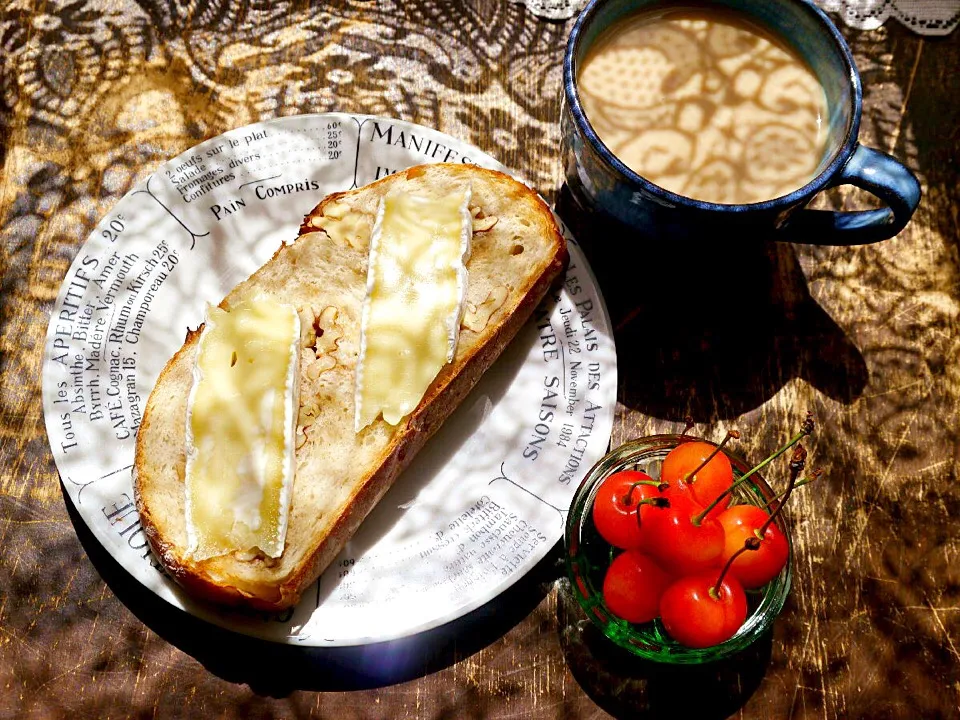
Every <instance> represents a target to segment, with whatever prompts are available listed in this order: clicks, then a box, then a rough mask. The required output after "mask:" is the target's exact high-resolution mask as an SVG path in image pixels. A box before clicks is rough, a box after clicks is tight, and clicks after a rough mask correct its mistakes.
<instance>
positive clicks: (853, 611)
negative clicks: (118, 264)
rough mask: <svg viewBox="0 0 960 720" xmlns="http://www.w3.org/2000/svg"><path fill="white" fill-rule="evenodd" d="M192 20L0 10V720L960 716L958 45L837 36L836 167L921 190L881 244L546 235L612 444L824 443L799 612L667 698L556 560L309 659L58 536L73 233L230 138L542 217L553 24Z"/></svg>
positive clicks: (151, 10) (471, 9)
mask: <svg viewBox="0 0 960 720" xmlns="http://www.w3.org/2000/svg"><path fill="white" fill-rule="evenodd" d="M187 5H188V4H186V3H173V2H170V3H167V2H160V1H159V0H157V1H150V2H148V1H147V0H143V1H142V2H139V3H133V2H117V3H111V4H109V5H108V6H106V7H105V8H100V9H99V10H98V11H97V12H95V11H94V3H83V2H81V3H77V4H75V5H70V6H66V5H64V6H63V7H61V6H60V5H59V4H57V5H56V6H55V5H54V4H52V3H50V4H47V3H37V4H30V3H28V4H26V5H24V4H14V3H6V4H4V6H3V8H2V10H0V27H2V29H3V32H2V33H0V41H2V42H3V43H4V46H3V47H4V50H5V52H4V56H3V59H2V60H0V62H2V63H3V73H2V74H0V87H2V94H0V162H2V164H3V170H2V174H0V222H2V245H0V546H2V547H3V548H4V553H3V554H2V556H0V588H2V590H0V688H3V690H4V692H3V693H2V695H0V716H2V717H11V718H13V717H16V718H46V717H67V716H71V717H78V718H80V717H96V718H114V717H196V716H201V717H270V716H275V717H337V718H341V719H343V720H346V719H347V718H379V717H391V718H392V717H406V718H513V717H524V718H559V717H564V718H566V717H577V718H600V717H608V716H610V715H613V716H616V717H633V716H640V717H658V716H663V715H662V713H663V712H665V711H670V710H671V709H673V710H674V711H675V710H676V708H677V705H673V704H671V701H670V697H671V696H670V694H669V693H670V692H671V691H672V692H673V693H674V694H673V696H672V697H674V698H681V700H682V701H683V702H685V703H689V704H690V707H689V708H686V709H690V710H694V709H696V710H698V712H699V713H700V714H701V715H703V716H706V717H725V716H727V715H734V716H738V717H748V718H754V717H755V718H840V717H843V718H904V719H908V718H909V719H911V720H912V719H913V718H918V717H923V718H949V717H960V711H958V706H960V570H958V567H960V563H958V550H960V530H958V529H957V528H958V526H957V522H956V517H957V516H958V515H960V489H958V486H957V467H958V457H960V443H958V440H960V438H958V420H957V418H958V409H960V408H958V404H960V402H958V400H960V366H958V354H960V327H958V309H960V283H958V278H960V256H958V239H960V223H958V209H957V208H960V189H958V188H960V182H958V180H960V177H958V169H957V158H958V157H960V104H958V103H957V102H956V98H957V97H958V96H960V75H958V74H957V73H956V68H957V67H958V66H960V35H958V34H956V33H954V34H953V35H951V36H948V37H947V38H944V39H938V40H925V39H921V38H919V37H918V36H916V35H913V34H911V33H910V32H908V31H906V30H905V29H903V28H902V27H899V26H897V25H888V26H885V27H883V28H881V29H879V30H876V31H872V32H864V33H858V32H853V31H848V30H845V35H846V36H847V37H848V38H849V40H850V42H851V45H852V47H853V50H854V53H855V55H856V58H857V61H858V64H859V66H860V68H861V70H862V74H863V79H864V88H865V96H864V121H863V128H862V133H861V137H862V140H863V142H864V143H865V144H868V145H871V146H874V147H879V148H881V149H884V150H886V151H888V152H891V153H893V154H894V155H896V156H897V157H899V158H901V159H904V160H905V161H906V162H907V163H908V164H909V166H910V167H911V168H913V169H914V170H915V171H916V172H917V174H918V175H919V176H920V177H921V179H922V183H923V189H924V198H923V201H922V204H921V207H920V209H919V211H918V212H917V214H916V216H915V219H914V221H913V222H912V223H911V224H910V226H909V227H908V228H907V229H906V230H905V231H904V232H903V233H901V235H900V236H898V237H897V238H895V239H893V240H890V241H887V242H884V243H880V244H877V245H872V246H864V247H854V248H826V247H816V246H811V245H800V244H798V245H771V244H767V243H753V242H746V241H743V240H742V239H737V238H707V239H705V240H706V242H705V243H704V245H703V246H702V247H697V248H682V249H681V250H680V251H671V249H670V248H667V247H664V246H663V244H647V245H644V246H639V245H638V243H637V242H635V238H633V237H631V236H630V235H629V234H627V233H623V232H622V231H620V232H615V231H614V232H602V231H601V230H602V228H600V227H599V226H597V225H596V224H595V220H596V219H595V218H589V217H584V216H577V215H571V216H569V219H571V221H572V223H573V224H577V223H579V224H580V225H581V226H582V227H583V228H584V229H583V230H582V231H581V233H580V237H581V239H582V240H583V242H584V243H585V244H587V245H588V250H589V252H590V256H591V258H592V259H593V260H594V264H595V269H597V271H598V273H599V274H600V275H601V281H602V286H603V289H604V293H605V295H606V297H607V300H608V303H609V306H610V311H611V315H612V317H613V320H614V323H615V324H616V325H617V328H618V330H617V344H618V353H619V358H620V371H619V376H620V388H619V403H618V407H617V417H616V426H615V430H614V437H613V442H614V443H620V442H622V441H624V440H626V439H629V438H631V437H634V436H637V435H640V434H646V433H649V432H654V431H657V432H659V431H668V430H673V429H675V428H676V427H677V421H678V420H679V418H681V417H683V416H684V415H685V414H692V415H693V416H694V417H695V419H696V420H697V421H698V423H699V424H698V430H699V431H701V432H702V433H703V434H705V435H707V436H709V437H712V438H720V437H722V435H723V433H724V432H725V431H726V430H727V429H728V428H732V427H736V428H738V429H739V430H741V432H742V433H743V435H744V439H743V441H742V443H741V449H742V452H743V453H744V454H745V455H747V456H748V457H750V458H756V457H759V456H761V455H762V454H764V452H765V451H766V450H768V449H769V448H771V447H773V446H774V445H775V444H776V443H777V441H778V440H779V439H781V438H783V437H784V436H786V435H787V434H788V433H789V432H790V431H791V429H792V428H794V427H796V425H797V424H798V423H799V421H800V419H801V418H802V416H803V414H804V413H805V412H806V411H807V410H808V409H809V410H812V411H814V412H815V413H816V415H817V418H818V423H819V428H818V431H817V433H816V435H815V436H814V437H813V438H812V439H811V441H810V443H809V449H810V451H811V456H812V462H813V463H814V464H816V465H821V466H823V467H824V468H825V470H826V473H825V476H824V478H823V479H822V480H821V481H820V482H819V483H818V485H815V486H812V487H810V488H806V489H805V490H804V491H803V492H802V493H800V494H799V495H798V497H797V502H796V504H795V506H794V507H793V508H792V510H791V522H792V524H793V528H794V541H795V546H794V552H795V567H796V575H795V582H794V590H793V593H792V596H791V599H790V600H789V602H788V605H787V608H786V609H785V611H784V613H783V615H782V616H781V618H780V620H779V621H778V623H777V624H776V627H775V631H774V634H773V637H772V639H771V643H770V645H769V647H768V648H766V651H765V652H760V653H758V655H757V657H754V658H752V659H748V660H746V661H744V663H742V664H741V665H738V666H736V667H732V668H723V669H718V670H717V671H716V672H714V673H713V675H710V676H709V677H708V676H706V675H702V674H701V675H699V676H697V675H684V676H680V677H676V676H670V675H664V674H662V673H659V674H658V673H656V672H652V671H651V670H650V669H649V668H644V667H642V666H638V665H637V664H636V663H633V662H630V661H629V660H628V659H625V658H622V657H618V656H615V655H611V653H610V651H609V649H606V648H604V647H603V645H602V643H597V642H596V638H594V637H592V636H591V633H590V631H589V630H588V629H587V628H585V627H584V625H583V623H581V622H580V621H579V620H578V617H577V614H576V610H575V608H574V607H573V606H572V605H571V603H570V602H569V598H568V597H567V596H566V595H565V594H564V591H563V583H562V582H560V581H558V578H559V577H560V575H561V568H560V566H559V562H558V557H559V552H558V551H555V553H554V554H552V555H551V556H550V557H549V558H548V559H547V560H546V561H545V562H544V563H542V564H541V566H540V567H539V568H538V570H537V572H535V573H533V574H531V576H530V577H529V578H527V579H526V580H525V581H524V582H523V583H521V584H520V585H519V586H518V588H517V589H516V590H515V592H511V593H510V594H508V595H507V596H505V597H504V598H503V599H502V600H501V601H500V602H499V603H495V604H493V605H491V606H490V607H488V608H483V609H481V611H478V613H476V614H474V615H473V616H471V617H469V618H468V619H467V621H466V622H464V623H462V624H458V625H457V626H456V627H453V628H448V629H445V630H444V631H443V632H441V633H437V634H435V635H432V636H431V637H430V638H428V639H427V640H425V641H423V642H421V643H419V644H406V645H404V644H397V645H391V646H386V647H377V648H372V649H369V650H368V651H365V652H358V653H355V654H353V655H342V656H339V657H334V656H330V655H326V656H324V655H319V654H315V653H313V654H311V653H299V654H296V653H287V652H283V651H282V649H280V648H277V647H264V646H262V645H258V644H256V643H253V642H252V641H247V640H243V639H238V638H236V637H232V636H229V635H226V634H225V633H221V632H217V631H215V630H212V629H211V628H209V627H205V626H202V625H201V624H200V623H199V622H198V621H195V620H193V619H192V618H189V617H187V616H184V615H182V614H180V613H177V612H174V611H172V610H171V609H170V608H169V607H166V606H165V605H164V604H163V603H162V602H160V601H158V600H156V599H155V598H152V597H151V596H150V595H149V594H148V593H146V592H145V591H143V590H142V589H141V588H139V587H138V586H137V585H136V584H135V583H133V582H132V581H130V579H129V578H128V577H126V576H125V574H124V573H123V572H122V571H120V570H119V569H118V568H117V567H116V566H115V565H113V564H112V563H113V561H112V560H110V558H109V557H107V556H106V555H105V553H104V552H103V551H102V549H99V548H98V546H97V543H96V542H95V541H94V540H92V538H90V537H89V534H88V533H86V531H85V529H84V528H83V526H82V523H77V522H76V519H75V518H71V516H70V514H69V513H68V509H67V507H66V501H65V499H64V496H63V493H62V490H61V488H60V484H59V481H58V477H57V472H56V469H55V467H54V464H53V460H52V457H51V454H50V451H49V449H48V446H47V442H46V435H45V431H44V427H43V419H42V412H41V404H40V381H39V371H40V361H41V354H42V345H43V340H44V334H45V331H46V325H47V321H48V314H49V311H50V308H51V307H52V305H53V301H54V299H55V296H56V293H57V289H58V287H59V285H60V282H61V280H62V278H63V276H64V274H65V272H66V270H67V268H68V266H69V263H70V261H71V260H72V258H73V257H74V255H75V254H76V252H77V250H78V248H79V246H80V244H81V243H82V242H83V239H84V238H85V237H86V235H87V234H88V233H89V232H90V231H91V229H92V228H93V226H94V224H95V223H96V221H97V220H98V218H99V217H100V216H101V215H102V214H103V213H104V212H105V211H106V210H107V209H109V208H110V207H111V206H112V205H113V204H114V203H115V202H116V201H117V200H118V199H119V198H120V197H122V195H123V194H124V192H126V190H127V189H128V188H129V187H131V186H132V184H133V183H135V182H136V181H137V180H139V179H140V178H142V177H144V176H145V175H146V174H147V173H149V172H150V171H152V170H153V169H154V168H155V167H156V166H157V165H158V164H159V163H160V162H162V161H164V160H165V159H167V158H169V157H172V156H173V155H175V154H177V153H179V152H182V151H183V150H186V149H187V148H189V147H191V146H192V145H194V144H196V143H197V142H198V141H200V140H202V139H204V138H207V137H211V136H214V135H216V134H218V133H220V132H223V131H225V130H228V129H230V128H232V127H236V126H238V125H242V124H245V123H247V122H254V121H258V120H262V119H266V118H269V117H275V116H278V115H285V114H292V113H296V112H314V111H328V110H334V109H339V110H345V111H354V112H370V113H379V114H386V115H392V116H395V117H400V118H402V119H405V120H410V121H414V122H421V123H424V124H427V125H431V126H434V127H437V128H438V129H439V130H441V131H444V132H448V133H451V134H453V135H457V136H459V137H461V138H463V139H464V140H466V141H469V142H472V143H474V144H476V145H478V146H479V147H481V148H482V149H484V150H487V151H488V152H490V153H492V154H493V155H495V156H497V157H498V158H499V159H501V160H502V161H503V162H504V163H506V164H507V165H509V166H511V167H514V168H516V169H517V170H518V171H519V172H520V173H522V174H524V175H525V176H527V177H529V178H530V179H531V180H532V181H533V182H535V183H536V184H537V186H538V187H539V189H540V190H541V191H542V192H543V193H544V194H545V195H546V196H548V197H549V198H551V199H554V198H560V200H561V203H562V202H563V197H562V194H561V193H560V192H559V190H558V188H559V177H560V171H559V155H558V144H559V128H558V125H557V121H556V118H557V117H558V113H559V88H560V83H559V78H560V61H561V53H562V47H563V43H564V40H565V37H566V34H567V32H569V28H570V23H566V24H563V23H549V22H544V21H540V20H538V19H536V18H535V17H532V16H529V15H528V14H527V13H526V12H525V10H524V9H523V8H522V7H520V6H518V5H514V4H511V3H508V2H506V1H504V2H502V3H499V2H488V1H486V0H484V1H483V2H480V1H478V2H473V3H467V4H455V3H450V4H444V3H436V2H432V1H430V0H410V2H406V3H403V4H401V3H399V2H397V3H389V2H388V3H376V4H375V3H369V2H362V1H361V0H355V1H354V2H338V3H332V4H328V5H324V6H323V8H321V9H318V8H312V9H311V8H309V7H308V5H307V4H306V3H303V2H299V3H298V2H277V3H265V2H251V3H231V2H227V1H226V0H213V1H211V2H209V3H200V4H197V5H196V7H194V5H192V4H190V8H193V9H187ZM50 48H55V49H58V50H60V52H59V53H55V52H52V51H51V50H50ZM822 202H823V204H825V205H827V206H831V207H846V208H852V207H859V206H861V205H862V204H863V203H865V202H868V200H867V199H865V198H864V196H863V195H862V194H861V193H859V192H852V191H850V192H848V191H845V190H837V191H831V192H830V193H828V194H827V197H826V198H825V199H823V200H822ZM611 260H612V261H611ZM777 479H778V478H777V477H776V476H773V477H771V480H773V481H774V482H775V481H777ZM691 684H693V685H695V686H696V687H701V688H704V689H705V690H704V692H703V693H702V696H699V697H691V695H695V694H696V693H695V691H691V690H690V688H689V686H690V685H691ZM704 700H706V701H709V702H710V703H712V704H711V705H710V706H709V707H707V708H704V707H695V706H696V705H697V704H698V703H699V704H700V705H703V702H702V701H704ZM677 702H680V700H677Z"/></svg>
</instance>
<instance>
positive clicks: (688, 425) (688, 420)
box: [680, 415, 696, 437]
mask: <svg viewBox="0 0 960 720" xmlns="http://www.w3.org/2000/svg"><path fill="white" fill-rule="evenodd" d="M694 425H696V423H695V422H694V421H693V416H692V415H686V416H685V417H684V418H683V430H681V431H680V437H684V436H685V435H686V434H687V433H688V432H690V431H691V430H693V426H694Z"/></svg>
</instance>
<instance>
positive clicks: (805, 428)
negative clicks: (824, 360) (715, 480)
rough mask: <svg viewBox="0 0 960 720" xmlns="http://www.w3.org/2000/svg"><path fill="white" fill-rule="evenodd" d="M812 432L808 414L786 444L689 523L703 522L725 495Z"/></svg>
mask: <svg viewBox="0 0 960 720" xmlns="http://www.w3.org/2000/svg"><path fill="white" fill-rule="evenodd" d="M812 432H813V413H809V412H808V413H807V417H806V419H805V420H804V421H803V423H801V425H800V432H798V433H797V434H796V435H794V436H793V437H792V438H790V440H789V441H788V442H787V444H786V445H784V446H783V447H781V448H780V449H779V450H777V451H776V452H775V453H773V455H771V456H770V457H768V458H767V459H766V460H763V461H762V462H761V463H760V464H759V465H756V466H755V467H753V468H751V469H750V470H749V471H748V472H747V473H746V474H745V475H741V476H740V479H739V480H737V481H736V482H735V483H733V484H732V485H730V487H728V488H727V489H726V490H724V491H723V492H722V493H720V494H719V495H717V496H716V497H715V498H714V499H713V502H712V503H710V504H709V505H707V507H706V509H705V510H704V511H703V512H702V513H700V514H699V515H697V516H695V517H694V518H693V519H692V520H691V521H690V522H692V523H693V524H694V525H697V526H699V525H700V523H702V522H703V519H704V518H705V517H706V516H707V514H708V513H709V512H710V511H711V510H713V509H714V508H715V507H716V506H717V505H719V504H720V503H721V502H722V501H723V499H724V498H725V497H726V496H727V495H729V494H730V493H732V492H733V491H734V490H735V489H736V488H738V487H739V486H740V485H742V484H743V483H744V482H746V480H747V478H749V477H750V476H752V475H756V474H757V473H758V472H760V471H761V470H763V468H765V467H766V466H767V465H769V464H770V463H772V462H773V461H774V460H776V459H777V458H778V457H780V456H781V455H783V454H784V453H785V452H786V451H787V450H789V449H790V448H792V447H793V446H794V445H796V444H797V443H798V442H800V441H801V440H802V439H803V438H804V436H806V435H809V434H810V433H812Z"/></svg>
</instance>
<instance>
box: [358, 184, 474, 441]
mask: <svg viewBox="0 0 960 720" xmlns="http://www.w3.org/2000/svg"><path fill="white" fill-rule="evenodd" d="M470 195H471V193H470V188H469V187H467V188H464V189H463V190H459V191H455V192H451V193H449V194H447V195H444V196H442V197H430V196H421V195H413V194H410V193H406V192H402V191H395V192H392V193H389V194H387V195H386V196H385V197H384V198H383V199H382V200H381V201H380V207H379V209H378V212H377V219H376V222H375V223H374V228H373V234H372V237H371V241H370V257H369V267H368V270H367V289H366V296H365V298H364V304H363V316H362V320H361V331H360V359H359V362H358V367H357V385H356V397H355V400H356V413H355V423H354V424H355V428H356V430H357V432H359V431H360V430H362V429H363V428H364V427H366V426H367V425H369V424H370V423H371V422H373V421H374V420H375V419H376V418H377V417H378V416H379V415H381V414H382V415H383V419H384V420H385V421H386V422H388V423H390V424H391V425H396V424H397V423H399V422H400V421H401V420H402V419H403V418H404V417H406V416H407V415H408V414H410V413H411V412H412V411H413V410H414V409H415V408H416V407H417V405H418V404H419V403H420V400H421V399H422V398H423V395H424V393H425V392H426V390H427V388H428V387H429V386H430V383H431V382H433V380H434V378H436V376H437V374H438V373H439V372H440V370H441V369H442V368H443V366H444V364H446V363H448V362H451V361H452V360H453V357H454V354H455V353H456V346H457V336H458V332H459V327H460V318H461V316H462V314H463V306H464V300H465V297H466V285H467V271H466V266H465V263H466V261H467V258H468V257H469V254H470V239H471V236H472V217H471V215H470V210H469V203H470Z"/></svg>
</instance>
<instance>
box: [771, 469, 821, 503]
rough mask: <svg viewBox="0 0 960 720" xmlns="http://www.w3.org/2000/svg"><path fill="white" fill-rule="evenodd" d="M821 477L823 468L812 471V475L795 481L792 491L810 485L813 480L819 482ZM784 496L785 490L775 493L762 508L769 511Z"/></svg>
mask: <svg viewBox="0 0 960 720" xmlns="http://www.w3.org/2000/svg"><path fill="white" fill-rule="evenodd" d="M821 475H823V468H817V469H816V470H814V471H813V472H812V473H810V474H809V475H808V476H807V477H805V478H801V479H800V480H797V484H796V485H794V486H793V489H794V490H796V489H797V488H801V487H803V486H804V485H809V484H810V483H812V482H814V481H815V480H819V479H820V476H821ZM786 494H787V491H786V490H784V491H783V492H781V493H777V494H776V495H774V496H773V497H772V498H770V499H769V500H767V501H766V502H765V503H764V504H763V506H764V507H765V508H767V509H769V508H770V506H771V505H773V503H775V502H776V501H777V500H780V499H781V498H783V496H784V495H786Z"/></svg>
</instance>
